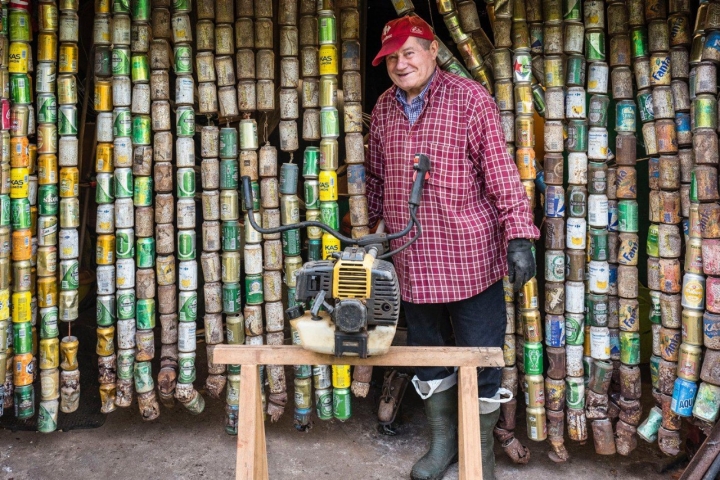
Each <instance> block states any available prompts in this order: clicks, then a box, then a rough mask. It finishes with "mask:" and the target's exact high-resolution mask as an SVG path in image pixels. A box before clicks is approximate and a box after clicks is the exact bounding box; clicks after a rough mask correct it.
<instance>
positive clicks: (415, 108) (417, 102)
mask: <svg viewBox="0 0 720 480" xmlns="http://www.w3.org/2000/svg"><path fill="white" fill-rule="evenodd" d="M434 77H435V73H434V72H433V74H432V77H431V78H430V82H428V84H427V85H425V88H423V90H422V92H420V95H418V96H417V97H415V98H413V99H412V101H411V102H410V103H408V101H407V93H405V90H402V89H400V88H396V89H395V98H397V99H398V102H400V104H401V105H402V107H403V111H404V112H405V116H406V117H408V120H409V121H410V125H415V122H417V119H418V117H419V116H420V114H421V113H422V111H423V107H424V106H425V96H426V95H425V94H426V93H427V91H428V89H429V88H430V84H431V83H432V79H433V78H434Z"/></svg>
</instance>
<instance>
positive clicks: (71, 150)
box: [58, 136, 78, 167]
mask: <svg viewBox="0 0 720 480" xmlns="http://www.w3.org/2000/svg"><path fill="white" fill-rule="evenodd" d="M77 164H78V139H77V137H66V136H62V137H60V141H59V142H58V166H60V167H77Z"/></svg>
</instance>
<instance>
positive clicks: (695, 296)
mask: <svg viewBox="0 0 720 480" xmlns="http://www.w3.org/2000/svg"><path fill="white" fill-rule="evenodd" d="M682 306H683V307H685V308H693V309H697V310H702V309H703V308H704V306H705V277H704V276H702V275H698V274H696V273H686V274H685V275H684V276H683V286H682Z"/></svg>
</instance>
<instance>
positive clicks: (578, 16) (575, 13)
mask: <svg viewBox="0 0 720 480" xmlns="http://www.w3.org/2000/svg"><path fill="white" fill-rule="evenodd" d="M562 6H563V20H564V21H566V22H582V21H583V14H582V1H581V0H563V2H562Z"/></svg>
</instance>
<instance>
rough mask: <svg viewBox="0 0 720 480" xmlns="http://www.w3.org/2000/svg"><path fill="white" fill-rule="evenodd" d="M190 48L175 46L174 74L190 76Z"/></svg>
mask: <svg viewBox="0 0 720 480" xmlns="http://www.w3.org/2000/svg"><path fill="white" fill-rule="evenodd" d="M192 59H193V55H192V47H191V46H190V45H187V44H182V45H175V66H174V68H175V74H176V75H192V73H193V60H192Z"/></svg>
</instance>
